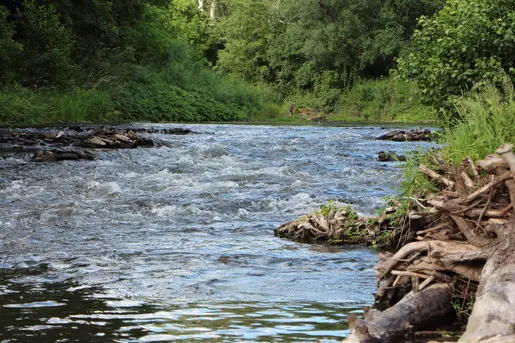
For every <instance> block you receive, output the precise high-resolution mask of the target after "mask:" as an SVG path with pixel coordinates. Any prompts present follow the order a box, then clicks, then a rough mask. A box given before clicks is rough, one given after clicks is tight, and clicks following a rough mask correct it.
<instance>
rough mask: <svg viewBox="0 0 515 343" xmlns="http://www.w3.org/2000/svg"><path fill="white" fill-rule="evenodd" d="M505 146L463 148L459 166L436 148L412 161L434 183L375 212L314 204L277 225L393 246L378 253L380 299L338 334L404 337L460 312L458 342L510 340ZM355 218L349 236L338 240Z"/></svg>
mask: <svg viewBox="0 0 515 343" xmlns="http://www.w3.org/2000/svg"><path fill="white" fill-rule="evenodd" d="M512 150H513V145H512V144H505V145H503V146H502V147H501V148H499V149H498V150H497V154H496V155H491V156H488V157H487V158H485V159H484V160H482V161H479V162H477V163H474V162H473V161H471V160H470V159H469V158H467V159H465V160H464V161H463V163H462V164H461V165H459V166H453V165H450V164H447V163H445V162H444V161H443V160H442V159H441V158H439V157H438V156H435V157H434V158H433V160H434V163H433V164H434V166H431V167H428V166H425V165H421V166H420V168H419V170H420V172H422V173H423V174H424V175H425V176H426V177H427V178H429V179H430V180H432V181H433V182H434V183H435V184H436V185H438V187H437V188H438V191H437V192H435V193H434V194H424V195H420V196H418V197H415V198H412V199H410V202H409V205H408V206H407V207H406V206H400V205H399V206H394V207H392V208H390V209H387V210H386V211H384V212H383V213H382V214H381V215H380V216H379V217H376V218H356V217H355V216H354V215H351V221H350V222H346V221H345V218H342V215H341V214H339V213H337V212H336V213H331V212H329V213H326V214H327V215H326V216H324V215H323V214H322V213H315V214H312V215H309V216H305V217H303V218H300V219H299V220H297V221H295V222H292V223H288V224H285V225H283V226H281V227H280V228H278V229H276V234H277V235H279V236H282V237H289V238H294V239H298V240H307V241H310V240H311V241H314V240H317V239H324V240H329V241H334V242H337V243H338V242H349V243H353V242H366V243H368V244H370V240H375V241H377V242H381V244H382V246H383V247H390V248H395V250H396V252H394V253H393V252H382V253H380V254H379V258H380V262H379V263H378V265H377V266H376V273H377V278H378V291H377V294H376V304H378V305H379V304H380V305H382V306H383V307H386V308H387V309H386V310H385V311H383V312H380V311H378V310H375V309H366V310H365V316H364V319H359V318H358V317H357V316H356V315H350V316H349V317H348V321H349V326H350V328H351V335H350V336H349V337H348V338H347V339H346V340H345V341H346V342H400V341H401V342H402V341H403V340H405V339H406V338H408V339H410V338H413V337H414V336H413V335H414V334H415V332H416V331H419V330H424V329H427V328H439V327H442V326H448V325H449V324H452V323H453V322H455V321H456V316H458V317H461V318H458V319H462V320H463V322H467V321H468V324H467V328H466V330H465V332H464V333H463V335H462V336H461V338H460V340H459V342H466V343H473V342H474V343H479V342H489V343H493V342H498V343H500V342H515V155H514V154H513V152H512ZM399 209H402V211H403V212H404V214H403V215H398V214H397V212H399ZM326 212H327V211H326ZM347 217H349V215H347ZM347 219H348V218H347ZM349 223H350V224H349ZM353 225H355V228H356V233H353V237H357V239H354V240H346V239H345V237H346V236H345V233H346V232H347V233H348V232H349V227H351V226H352V227H354V226H353ZM360 230H361V231H362V232H363V233H362V234H361V235H360V234H358V233H357V232H359V231H360ZM381 238H386V239H384V240H381Z"/></svg>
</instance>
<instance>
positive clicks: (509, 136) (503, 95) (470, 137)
mask: <svg viewBox="0 0 515 343" xmlns="http://www.w3.org/2000/svg"><path fill="white" fill-rule="evenodd" d="M455 106H456V110H457V113H458V115H459V119H457V120H454V121H453V122H449V123H446V125H445V126H444V129H443V131H442V135H441V137H440V143H441V144H442V146H443V147H442V149H441V150H440V151H439V152H438V154H439V155H440V157H441V158H442V159H443V160H444V161H447V162H450V163H453V164H456V165H459V164H460V163H461V162H462V160H463V159H464V158H466V157H470V158H471V159H472V160H473V161H474V162H477V161H479V160H480V159H483V158H484V157H486V156H487V155H489V154H492V153H493V152H494V151H495V150H496V149H497V148H499V147H500V146H501V145H502V144H504V143H515V91H514V89H513V85H512V84H511V82H507V83H506V84H505V86H504V89H503V90H502V91H500V90H499V89H498V88H495V87H493V86H486V87H483V88H482V89H478V90H475V91H473V92H471V93H469V94H468V95H466V96H464V97H461V98H459V99H458V100H456V102H455ZM421 163H422V164H425V165H428V166H429V167H430V168H434V169H435V170H438V168H439V167H438V166H437V165H436V163H435V158H434V153H428V154H425V155H419V157H417V158H411V159H410V161H409V162H408V166H407V168H406V181H405V182H404V183H403V192H404V194H405V195H407V196H409V197H411V196H412V195H414V194H416V193H421V192H422V193H424V192H427V191H428V190H433V189H434V185H433V184H432V183H430V182H429V181H428V180H427V178H425V177H424V176H423V175H421V173H419V172H418V166H419V164H421Z"/></svg>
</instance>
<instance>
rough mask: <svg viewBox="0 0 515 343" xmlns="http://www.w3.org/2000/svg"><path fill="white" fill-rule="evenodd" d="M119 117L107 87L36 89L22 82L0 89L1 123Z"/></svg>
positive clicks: (63, 121) (84, 120)
mask: <svg viewBox="0 0 515 343" xmlns="http://www.w3.org/2000/svg"><path fill="white" fill-rule="evenodd" d="M117 119H118V120H119V118H118V117H117V115H116V112H115V107H114V102H113V101H112V100H111V97H110V95H109V94H108V93H107V92H105V91H100V90H96V89H88V90H86V89H80V88H76V89H73V90H70V91H67V92H63V91H57V90H43V91H37V90H32V89H28V88H24V87H21V86H14V87H12V88H7V89H4V90H3V91H1V92H0V123H5V124H13V125H23V124H42V123H59V122H61V123H72V122H107V121H113V120H115V121H116V120H117Z"/></svg>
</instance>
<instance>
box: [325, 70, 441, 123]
mask: <svg viewBox="0 0 515 343" xmlns="http://www.w3.org/2000/svg"><path fill="white" fill-rule="evenodd" d="M329 119H330V120H345V121H371V122H405V123H414V122H435V121H436V111H435V110H434V109H432V108H431V107H429V106H426V105H423V104H422V103H421V101H420V97H419V95H418V93H417V89H416V86H415V85H414V84H413V83H409V82H405V81H401V80H398V79H396V78H395V77H393V76H391V77H388V78H382V79H378V80H366V81H361V82H359V83H357V84H355V85H354V86H353V87H352V88H351V89H349V90H347V91H344V92H343V93H342V94H341V96H340V98H339V101H338V103H337V105H336V108H335V113H333V114H331V115H330V116H329Z"/></svg>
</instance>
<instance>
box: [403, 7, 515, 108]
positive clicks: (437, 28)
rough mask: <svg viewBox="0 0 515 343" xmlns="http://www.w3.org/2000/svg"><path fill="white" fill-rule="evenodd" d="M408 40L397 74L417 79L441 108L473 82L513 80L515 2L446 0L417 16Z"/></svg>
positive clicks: (430, 99)
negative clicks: (433, 11)
mask: <svg viewBox="0 0 515 343" xmlns="http://www.w3.org/2000/svg"><path fill="white" fill-rule="evenodd" d="M419 24H420V26H421V28H420V30H417V31H415V33H414V36H413V44H412V47H411V49H409V50H408V51H407V52H406V53H405V54H404V55H403V57H402V58H400V59H399V60H398V71H399V75H400V76H401V77H402V78H405V79H409V80H415V81H417V83H418V85H419V87H420V89H421V92H422V93H423V95H424V98H425V99H426V101H427V102H428V103H430V104H433V105H436V106H438V107H441V108H446V107H448V106H449V101H450V97H451V96H453V95H461V94H462V93H463V92H466V91H467V90H469V89H470V88H471V87H472V86H473V85H475V84H478V83H479V84H481V83H489V82H493V83H497V84H499V83H500V82H502V80H503V79H504V78H505V77H506V76H507V75H508V77H510V78H511V79H512V81H513V80H515V68H514V65H515V2H513V1H512V0H492V1H483V0H466V1H463V0H448V1H447V3H446V5H445V7H444V9H443V10H441V11H440V12H438V14H437V15H436V16H435V17H434V18H428V17H421V18H420V20H419Z"/></svg>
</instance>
